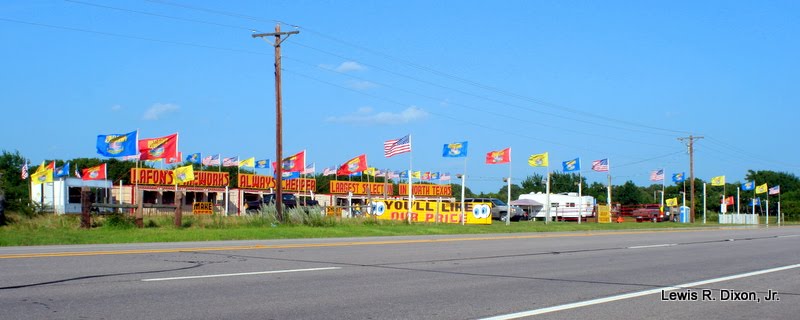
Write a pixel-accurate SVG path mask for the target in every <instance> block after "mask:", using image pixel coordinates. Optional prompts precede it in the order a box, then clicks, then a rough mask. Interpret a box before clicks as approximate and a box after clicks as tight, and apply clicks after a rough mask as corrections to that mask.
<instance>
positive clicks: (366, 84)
mask: <svg viewBox="0 0 800 320" xmlns="http://www.w3.org/2000/svg"><path fill="white" fill-rule="evenodd" d="M347 86H348V87H349V88H351V89H355V90H367V89H372V88H375V87H377V86H378V85H377V84H375V83H374V82H370V81H363V80H350V81H347Z"/></svg>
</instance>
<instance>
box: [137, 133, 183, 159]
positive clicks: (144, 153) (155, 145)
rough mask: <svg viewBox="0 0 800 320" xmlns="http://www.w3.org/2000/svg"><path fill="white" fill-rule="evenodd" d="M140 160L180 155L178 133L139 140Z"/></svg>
mask: <svg viewBox="0 0 800 320" xmlns="http://www.w3.org/2000/svg"><path fill="white" fill-rule="evenodd" d="M139 153H140V154H141V156H140V157H139V159H140V160H156V159H169V158H170V157H173V158H177V157H178V134H177V133H175V134H171V135H168V136H165V137H160V138H151V139H140V140H139Z"/></svg>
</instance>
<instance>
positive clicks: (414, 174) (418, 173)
mask: <svg viewBox="0 0 800 320" xmlns="http://www.w3.org/2000/svg"><path fill="white" fill-rule="evenodd" d="M411 177H412V178H414V179H420V178H421V177H422V172H421V171H414V172H412V173H411Z"/></svg>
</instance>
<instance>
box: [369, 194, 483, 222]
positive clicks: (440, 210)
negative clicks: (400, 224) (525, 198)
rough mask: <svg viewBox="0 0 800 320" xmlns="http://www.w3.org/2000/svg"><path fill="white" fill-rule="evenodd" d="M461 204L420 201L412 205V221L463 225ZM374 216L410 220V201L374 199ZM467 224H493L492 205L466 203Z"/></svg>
mask: <svg viewBox="0 0 800 320" xmlns="http://www.w3.org/2000/svg"><path fill="white" fill-rule="evenodd" d="M459 205H460V203H454V202H448V201H442V202H438V203H437V202H436V201H426V200H418V201H414V202H413V203H412V204H411V221H412V222H425V223H435V222H440V223H452V224H459V223H461V208H460V206H459ZM371 207H372V214H374V215H375V216H376V217H377V218H378V219H381V220H397V221H407V220H408V200H402V199H398V200H394V199H373V200H372V203H371ZM464 208H465V210H464V216H465V218H466V220H465V222H466V224H492V209H491V203H489V202H486V203H483V202H472V203H465V207H464Z"/></svg>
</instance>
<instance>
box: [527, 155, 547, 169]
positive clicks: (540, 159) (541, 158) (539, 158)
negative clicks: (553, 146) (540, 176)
mask: <svg viewBox="0 0 800 320" xmlns="http://www.w3.org/2000/svg"><path fill="white" fill-rule="evenodd" d="M528 165H529V166H531V167H547V166H549V165H550V156H548V154H547V152H545V153H539V154H532V155H531V156H530V157H528Z"/></svg>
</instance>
